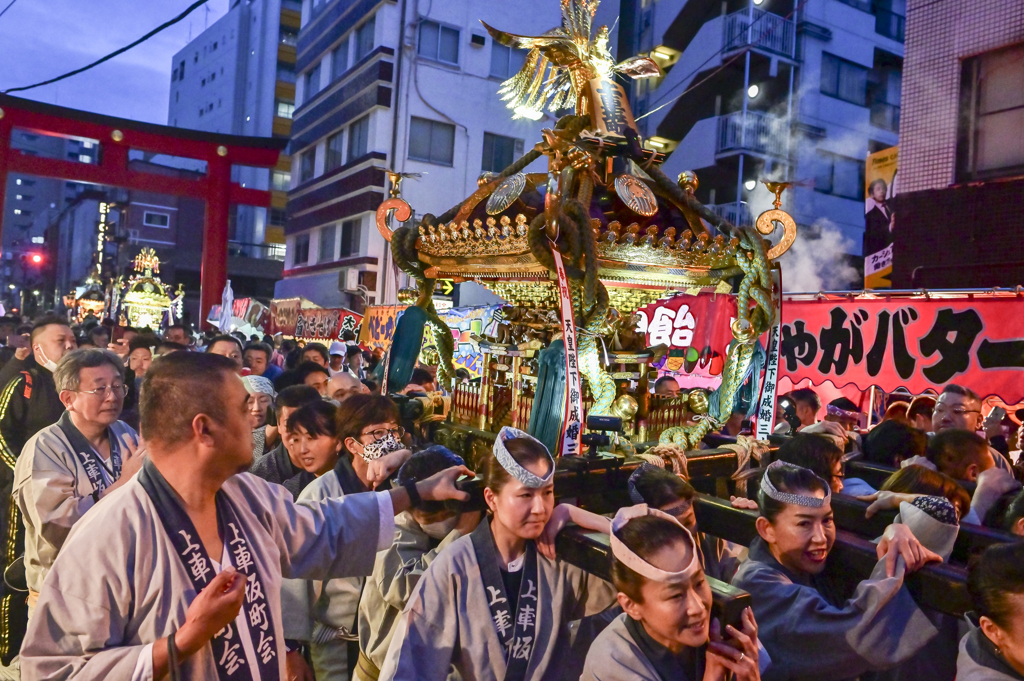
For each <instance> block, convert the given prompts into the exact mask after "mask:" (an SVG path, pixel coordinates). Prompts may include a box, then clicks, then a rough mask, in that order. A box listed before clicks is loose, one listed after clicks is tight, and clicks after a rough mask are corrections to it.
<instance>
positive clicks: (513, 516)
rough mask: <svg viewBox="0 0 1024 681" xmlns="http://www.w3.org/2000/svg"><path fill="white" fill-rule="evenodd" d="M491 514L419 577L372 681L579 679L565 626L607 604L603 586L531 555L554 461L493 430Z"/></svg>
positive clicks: (524, 438) (549, 500) (487, 477)
mask: <svg viewBox="0 0 1024 681" xmlns="http://www.w3.org/2000/svg"><path fill="white" fill-rule="evenodd" d="M480 468H481V469H482V474H483V479H484V499H485V501H486V502H487V507H488V509H489V510H490V517H489V518H488V519H487V520H485V521H483V522H481V523H480V524H479V525H478V526H477V528H476V530H474V531H473V533H472V534H471V535H470V536H468V537H462V538H461V539H458V540H456V541H454V542H452V544H451V545H450V546H449V547H448V548H447V549H445V551H444V552H443V553H441V555H439V556H438V557H437V559H436V560H434V562H433V563H432V564H431V565H430V567H429V568H428V569H427V571H426V572H425V573H424V574H423V576H422V577H421V578H420V581H419V584H417V585H416V589H415V591H414V592H413V594H412V597H411V598H410V600H409V603H408V605H407V606H406V610H405V613H404V614H403V616H402V619H401V621H400V622H399V624H398V626H397V628H396V631H395V634H394V638H393V639H392V641H391V647H390V649H389V650H388V655H387V658H386V660H385V662H384V666H383V669H382V671H381V675H380V678H381V679H387V680H390V679H410V680H411V679H416V680H417V681H423V680H427V681H442V680H443V679H445V678H447V677H448V673H449V671H450V670H451V669H452V668H453V667H454V669H455V671H457V672H458V673H459V674H460V675H461V677H462V678H464V679H474V680H476V681H501V680H504V681H525V680H526V679H530V680H531V681H545V680H548V679H561V678H573V676H574V674H573V672H575V678H579V671H580V670H579V669H576V670H571V669H569V668H568V667H570V666H571V665H567V664H565V655H566V652H567V651H568V650H569V639H570V637H569V627H568V624H569V623H570V622H572V621H574V620H578V619H580V618H582V617H584V616H587V615H591V614H596V613H598V612H602V611H604V610H605V609H607V608H608V607H609V606H611V605H612V604H613V603H614V601H615V592H614V589H613V588H612V586H611V585H610V584H608V583H607V582H604V581H603V580H601V579H599V578H597V577H595V576H593V575H589V574H587V573H586V572H584V571H583V570H580V569H579V568H576V567H574V566H572V565H569V564H567V563H565V562H563V561H561V560H557V559H554V560H552V559H551V558H548V557H547V556H545V555H543V554H542V553H541V552H539V551H538V550H537V547H536V544H535V540H537V539H538V537H540V536H541V533H542V532H543V531H544V527H545V525H546V524H547V522H548V520H549V518H550V517H551V512H552V508H553V507H554V480H553V475H554V472H555V462H554V459H553V458H552V457H551V455H550V454H549V453H548V450H547V448H546V447H545V446H544V445H543V444H541V443H540V442H539V441H538V440H536V439H534V438H532V437H530V436H529V435H527V434H526V433H524V432H522V431H520V430H516V429H515V428H507V427H506V428H502V429H501V431H500V432H499V433H498V437H497V439H496V441H495V444H494V452H493V456H490V457H487V459H485V460H484V461H483V462H482V465H481V467H480Z"/></svg>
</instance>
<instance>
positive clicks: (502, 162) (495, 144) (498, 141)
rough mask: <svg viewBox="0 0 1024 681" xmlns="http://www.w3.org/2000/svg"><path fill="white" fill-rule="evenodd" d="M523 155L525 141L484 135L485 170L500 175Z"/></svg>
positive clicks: (489, 134)
mask: <svg viewBox="0 0 1024 681" xmlns="http://www.w3.org/2000/svg"><path fill="white" fill-rule="evenodd" d="M522 154H523V141H522V140H518V139H516V138H515V137H505V136H504V135H494V134H492V133H489V132H485V133H484V155H483V170H489V171H491V172H495V173H500V172H501V171H502V170H504V169H505V168H507V167H509V166H510V165H512V161H514V160H516V158H518V157H519V156H522Z"/></svg>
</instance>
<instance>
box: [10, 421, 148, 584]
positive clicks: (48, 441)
mask: <svg viewBox="0 0 1024 681" xmlns="http://www.w3.org/2000/svg"><path fill="white" fill-rule="evenodd" d="M108 432H109V434H110V435H111V437H115V438H117V439H118V440H119V441H120V443H121V444H120V449H121V458H122V459H123V458H124V455H125V452H127V450H128V448H127V446H126V444H125V443H127V442H130V443H131V444H132V446H137V445H138V443H139V436H138V435H137V434H136V433H135V431H134V430H132V428H131V427H130V426H129V425H128V424H126V423H124V422H122V421H116V422H115V423H113V424H111V426H110V428H109V430H108ZM113 482H114V481H113V480H110V479H109V478H108V479H106V484H107V485H108V486H109V485H110V484H111V483H113ZM95 491H96V488H95V487H93V484H92V482H91V481H90V480H89V475H88V473H86V471H85V466H83V465H82V461H81V459H80V458H79V457H78V453H77V452H75V448H74V446H73V445H72V443H71V442H69V441H68V437H67V435H65V434H64V431H63V430H62V429H61V427H60V425H59V424H57V423H55V424H53V425H52V426H47V427H46V428H43V429H42V430H40V431H39V432H38V433H36V434H35V435H33V436H32V438H31V439H30V440H29V441H28V442H27V443H25V449H24V450H22V452H21V456H19V457H18V464H17V466H15V468H14V503H16V504H17V505H18V508H19V509H21V513H22V517H23V518H24V522H25V579H26V580H27V582H28V588H29V589H32V590H33V591H39V590H40V589H41V588H42V586H43V580H44V579H45V578H46V574H47V573H48V572H49V571H50V567H51V566H52V565H53V561H54V560H55V559H56V558H57V553H58V552H59V551H60V549H61V546H63V545H64V541H65V540H66V539H67V537H68V533H69V532H70V531H71V527H72V526H73V525H74V524H75V523H77V522H78V521H79V520H80V519H81V518H82V516H83V515H85V512H86V511H88V510H89V509H91V508H92V507H93V506H94V505H95V504H96V502H95V501H93V492H95Z"/></svg>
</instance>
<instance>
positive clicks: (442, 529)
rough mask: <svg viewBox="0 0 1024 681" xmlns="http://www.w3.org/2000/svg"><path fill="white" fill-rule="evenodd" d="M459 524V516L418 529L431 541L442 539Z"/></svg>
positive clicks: (421, 526)
mask: <svg viewBox="0 0 1024 681" xmlns="http://www.w3.org/2000/svg"><path fill="white" fill-rule="evenodd" d="M458 524H459V516H457V515H453V516H452V517H451V518H449V519H448V520H442V521H441V522H438V523H427V524H426V525H420V529H421V530H423V531H424V532H425V533H426V535H427V536H428V537H430V538H431V539H444V538H445V537H447V536H448V535H449V534H451V531H452V530H454V529H455V526H456V525H458Z"/></svg>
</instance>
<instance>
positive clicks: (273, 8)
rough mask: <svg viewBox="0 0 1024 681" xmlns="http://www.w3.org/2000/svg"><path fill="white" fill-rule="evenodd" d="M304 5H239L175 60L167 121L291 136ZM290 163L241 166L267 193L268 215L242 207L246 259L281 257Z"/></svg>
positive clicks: (262, 1) (239, 228) (271, 0)
mask: <svg viewBox="0 0 1024 681" xmlns="http://www.w3.org/2000/svg"><path fill="white" fill-rule="evenodd" d="M300 16H301V4H300V2H299V0H234V1H233V4H232V5H231V7H230V9H229V10H228V12H227V14H225V15H224V16H223V17H221V18H220V19H219V20H218V21H217V22H216V23H214V24H213V25H212V26H210V27H209V28H207V29H206V30H205V31H203V32H202V33H201V34H200V35H199V36H198V37H196V38H195V39H194V40H192V41H191V42H190V43H189V44H188V45H187V46H186V47H185V48H184V49H182V50H181V51H179V52H178V53H177V54H176V55H174V59H173V61H172V63H171V84H170V90H171V92H170V105H169V109H168V113H167V123H168V125H172V126H175V127H179V128H189V129H192V130H205V131H208V132H217V133H223V134H229V135H246V136H251V137H285V138H286V137H288V136H289V135H290V134H291V116H292V112H293V110H294V108H295V44H296V42H297V40H298V33H299V23H300ZM289 170H290V159H289V158H288V157H287V156H286V155H283V154H282V158H281V162H280V163H279V164H278V166H277V167H276V168H274V169H273V170H270V171H268V170H266V169H259V168H244V167H243V168H235V170H234V173H233V174H234V177H233V179H234V180H235V181H237V182H239V183H241V184H242V185H243V186H246V187H252V188H255V189H269V190H271V192H272V205H271V208H270V210H264V209H256V208H252V207H246V206H239V207H237V208H236V210H235V211H234V212H233V223H232V231H231V234H230V238H231V240H232V241H233V242H236V244H238V246H237V248H240V249H241V250H242V251H244V252H245V254H246V255H250V256H252V257H271V258H278V259H280V258H282V257H283V255H284V252H283V251H284V248H283V243H284V216H285V211H284V209H285V204H286V201H287V197H286V191H287V189H288V187H289V184H290V182H291V178H290V175H289Z"/></svg>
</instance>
